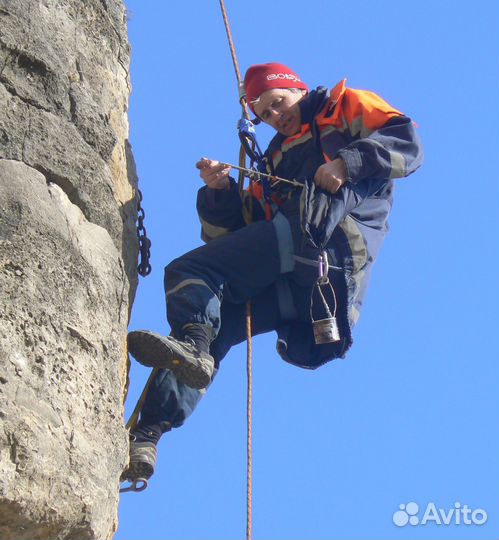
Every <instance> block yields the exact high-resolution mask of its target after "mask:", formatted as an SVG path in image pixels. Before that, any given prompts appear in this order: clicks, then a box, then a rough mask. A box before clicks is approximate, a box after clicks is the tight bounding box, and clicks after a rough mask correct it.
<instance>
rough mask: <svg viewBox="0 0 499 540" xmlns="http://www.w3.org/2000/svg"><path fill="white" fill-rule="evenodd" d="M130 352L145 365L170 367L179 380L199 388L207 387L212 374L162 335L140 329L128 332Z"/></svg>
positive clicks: (162, 367)
mask: <svg viewBox="0 0 499 540" xmlns="http://www.w3.org/2000/svg"><path fill="white" fill-rule="evenodd" d="M128 352H129V353H130V354H131V355H132V356H133V357H134V358H135V360H137V362H139V363H140V364H142V365H143V366H147V367H156V368H160V369H169V370H171V371H173V373H174V374H175V377H176V378H177V380H178V381H179V382H181V383H184V384H186V385H187V386H190V387H191V388H196V389H198V390H200V389H202V388H206V387H207V386H208V385H209V384H210V382H211V375H210V374H208V373H206V372H205V371H203V370H202V369H201V368H200V367H199V365H198V364H195V363H194V362H192V361H191V360H190V359H188V358H186V357H185V356H184V355H182V354H181V353H180V352H179V351H176V350H174V349H173V347H172V346H171V345H170V344H169V343H166V342H165V341H164V340H163V339H162V338H161V336H160V335H158V334H154V333H153V332H148V331H146V330H139V331H134V332H130V333H129V334H128Z"/></svg>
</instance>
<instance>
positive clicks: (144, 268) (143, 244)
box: [137, 189, 152, 277]
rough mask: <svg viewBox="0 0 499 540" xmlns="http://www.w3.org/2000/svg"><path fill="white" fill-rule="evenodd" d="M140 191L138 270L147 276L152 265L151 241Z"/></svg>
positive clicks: (138, 208) (138, 204)
mask: <svg viewBox="0 0 499 540" xmlns="http://www.w3.org/2000/svg"><path fill="white" fill-rule="evenodd" d="M137 191H138V193H139V200H138V201H137V239H138V241H139V256H140V261H139V265H138V266H137V272H138V273H139V274H140V275H141V276H142V277H146V276H148V275H149V274H150V273H151V270H152V266H151V263H150V262H149V259H150V258H151V241H150V240H149V238H147V231H146V228H145V227H144V220H145V219H146V213H145V211H144V209H143V208H142V205H141V203H142V199H143V197H142V192H141V191H140V189H139V190H137Z"/></svg>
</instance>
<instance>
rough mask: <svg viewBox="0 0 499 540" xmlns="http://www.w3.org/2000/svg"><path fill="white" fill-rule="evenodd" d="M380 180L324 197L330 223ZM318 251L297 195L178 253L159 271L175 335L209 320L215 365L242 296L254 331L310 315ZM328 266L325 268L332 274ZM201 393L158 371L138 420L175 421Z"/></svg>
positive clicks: (239, 313)
mask: <svg viewBox="0 0 499 540" xmlns="http://www.w3.org/2000/svg"><path fill="white" fill-rule="evenodd" d="M385 183H386V181H383V180H375V181H372V182H371V181H364V182H363V183H362V184H361V185H358V186H350V185H345V186H343V187H342V189H341V190H340V191H339V192H338V193H337V194H336V195H335V196H334V197H333V198H332V199H330V204H331V212H330V213H329V214H328V226H329V227H331V230H332V229H334V227H335V226H336V225H337V224H338V223H339V222H340V221H341V220H342V219H343V218H344V217H345V216H346V215H347V214H348V213H349V212H351V211H352V210H353V209H354V208H355V207H357V206H358V205H359V204H361V203H362V201H363V200H364V199H365V198H367V197H369V196H371V195H372V194H374V193H375V192H376V191H377V190H379V189H380V188H381V187H382V186H383V185H384V184H385ZM336 249H337V248H335V247H334V246H332V247H331V246H328V253H329V255H330V263H332V268H333V270H334V269H336V270H340V271H342V269H341V268H340V267H341V266H342V260H341V257H340V256H339V255H338V253H337V252H336ZM318 255H319V252H318V250H317V249H316V248H314V247H313V246H312V244H311V243H310V242H309V241H308V240H307V239H306V237H305V236H304V234H303V232H302V230H301V224H300V216H299V199H298V197H297V198H295V199H291V200H289V201H288V202H287V203H285V205H284V206H283V207H281V211H280V212H278V213H277V215H276V216H275V217H274V219H273V221H258V222H256V223H252V224H251V225H248V226H246V227H243V228H242V229H239V230H237V231H235V232H232V233H230V234H227V235H226V236H223V237H220V238H217V239H215V240H212V241H211V242H209V243H208V244H206V245H204V246H202V247H199V248H197V249H194V250H193V251H190V252H189V253H186V254H185V255H182V256H181V257H179V258H178V259H175V260H174V261H172V262H171V263H170V264H169V265H168V266H167V267H166V272H165V290H166V296H167V316H168V321H169V323H170V326H171V329H172V333H173V334H177V335H181V334H182V327H183V326H184V325H186V324H191V323H200V324H204V325H209V326H210V327H211V328H212V329H213V333H214V336H215V339H214V341H213V342H212V343H211V347H210V352H211V354H212V355H213V357H214V358H215V362H216V367H217V368H218V366H219V363H220V361H221V360H222V359H223V358H224V356H225V355H226V354H227V352H228V351H229V350H230V348H231V347H232V346H233V345H236V344H237V343H240V342H241V341H244V339H245V336H246V320H245V310H246V307H245V304H246V301H247V300H251V303H252V318H253V320H252V322H253V328H252V332H253V335H256V334H261V333H264V332H269V331H271V330H275V329H277V328H278V327H279V326H281V323H282V322H283V321H286V320H303V321H309V320H310V296H311V292H312V287H313V285H314V283H315V281H316V279H317V277H318V271H317V258H318ZM334 274H335V272H334V271H333V276H331V274H330V278H331V277H333V282H334ZM336 274H338V272H336ZM203 393H204V391H199V390H194V389H191V388H188V387H186V386H185V385H183V384H180V383H178V382H177V381H176V379H175V377H174V376H173V374H172V373H171V372H168V371H161V372H160V373H159V374H158V375H157V377H156V378H155V380H154V381H153V384H152V385H151V388H150V391H149V394H148V397H147V400H146V402H145V405H144V408H143V411H142V415H141V421H142V422H145V423H160V422H162V421H163V422H168V423H170V424H171V425H172V426H173V427H178V426H180V425H182V424H183V422H184V420H185V419H186V418H187V417H188V416H189V415H190V414H191V412H192V411H193V409H194V408H195V406H196V404H197V403H198V401H199V399H200V398H201V396H202V395H203Z"/></svg>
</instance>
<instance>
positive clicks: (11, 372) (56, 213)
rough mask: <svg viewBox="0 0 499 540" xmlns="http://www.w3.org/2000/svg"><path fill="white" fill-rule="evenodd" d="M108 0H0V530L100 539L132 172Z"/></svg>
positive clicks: (117, 457)
mask: <svg viewBox="0 0 499 540" xmlns="http://www.w3.org/2000/svg"><path fill="white" fill-rule="evenodd" d="M128 69H129V46H128V41H127V29H126V13H125V8H124V6H123V3H122V2H121V0H85V1H82V0H0V538H2V539H3V540H8V539H16V540H21V539H36V538H47V539H48V538H50V539H59V538H71V539H80V538H81V539H87V538H96V539H104V538H110V537H112V535H113V533H114V530H115V529H116V511H117V503H118V487H119V485H118V482H119V476H120V473H121V471H122V469H123V467H124V466H125V463H126V460H127V438H126V432H125V428H124V425H123V394H124V386H125V380H126V350H125V343H126V332H127V322H128V315H129V310H130V304H131V301H132V298H133V294H134V290H135V285H136V271H135V265H136V257H137V248H136V233H135V229H134V221H135V216H136V210H135V209H136V199H135V192H136V189H135V188H136V176H135V170H134V165H133V159H132V156H131V152H130V151H129V148H128V142H127V137H128V120H127V105H128V97H129V93H130V84H129V73H128Z"/></svg>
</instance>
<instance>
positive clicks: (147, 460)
mask: <svg viewBox="0 0 499 540" xmlns="http://www.w3.org/2000/svg"><path fill="white" fill-rule="evenodd" d="M157 457H158V451H157V449H156V445H155V444H154V443H152V442H148V441H146V442H136V441H131V442H130V461H129V463H128V467H127V468H126V469H125V470H124V471H123V473H122V474H121V478H120V481H121V482H131V483H132V486H131V487H129V488H124V489H122V491H143V490H144V489H145V488H146V487H147V480H149V478H151V476H152V475H153V474H154V469H155V468H156V460H157ZM140 484H142V485H140ZM139 486H140V487H139Z"/></svg>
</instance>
